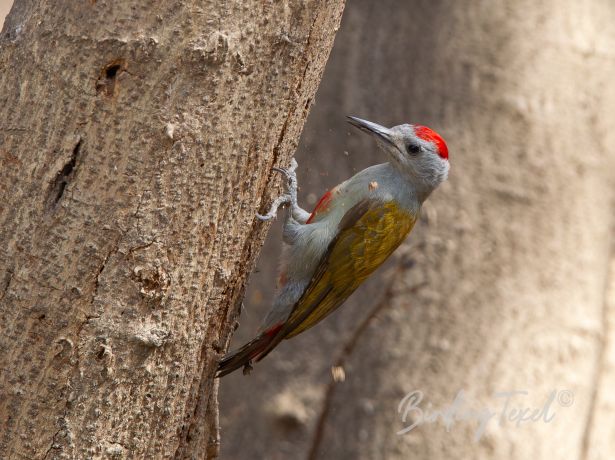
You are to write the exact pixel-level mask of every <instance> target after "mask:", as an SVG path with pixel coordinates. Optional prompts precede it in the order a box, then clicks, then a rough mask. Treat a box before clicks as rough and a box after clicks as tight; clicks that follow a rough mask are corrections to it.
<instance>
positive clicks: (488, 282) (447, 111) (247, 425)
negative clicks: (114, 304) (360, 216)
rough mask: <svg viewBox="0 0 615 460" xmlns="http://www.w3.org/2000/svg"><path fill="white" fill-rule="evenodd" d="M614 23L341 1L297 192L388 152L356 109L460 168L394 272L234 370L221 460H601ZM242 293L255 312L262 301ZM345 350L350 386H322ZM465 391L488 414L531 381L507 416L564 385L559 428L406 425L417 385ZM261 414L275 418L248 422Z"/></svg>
mask: <svg viewBox="0 0 615 460" xmlns="http://www.w3.org/2000/svg"><path fill="white" fill-rule="evenodd" d="M613 21H615V10H614V9H613V7H612V5H610V4H608V2H602V1H599V0H596V1H592V2H585V3H583V4H581V3H578V2H572V1H566V2H555V1H546V2H539V3H536V2H529V1H518V2H504V1H498V2H482V3H481V2H469V1H465V2H443V1H439V2H433V1H430V2H427V1H423V2H412V4H410V3H406V4H404V6H403V7H402V6H400V3H399V2H394V1H383V2H377V3H376V2H370V1H367V0H365V1H355V2H351V3H350V4H349V5H348V7H347V11H346V13H345V16H344V21H343V24H342V28H341V30H340V33H339V34H338V37H337V40H336V45H335V48H334V51H333V53H332V56H331V59H330V61H329V64H328V67H327V71H326V72H325V76H324V78H323V83H322V85H321V88H320V90H319V93H318V95H317V100H318V104H317V105H316V106H315V109H314V110H313V111H312V116H311V117H310V120H309V123H308V124H307V125H306V129H305V132H304V138H303V142H302V148H301V149H300V153H299V155H298V160H299V164H300V165H304V168H303V169H301V170H300V171H299V174H300V177H299V179H300V184H301V185H303V191H304V192H306V193H318V191H317V190H316V189H317V188H320V192H322V191H323V189H324V188H326V187H330V186H332V185H335V184H336V183H337V182H339V181H341V180H343V179H345V178H347V177H348V176H349V175H350V174H352V172H353V169H354V168H353V167H357V169H358V167H364V166H365V165H366V164H370V163H371V164H374V163H377V162H382V161H383V157H382V155H381V154H380V153H379V152H378V151H376V149H375V148H374V146H373V141H372V140H371V139H369V138H367V136H365V137H362V136H361V135H359V134H357V135H354V134H353V135H352V137H351V138H348V137H347V135H346V132H347V131H348V130H347V129H346V128H344V127H343V120H342V117H341V116H342V115H343V114H352V115H358V116H361V117H362V118H367V119H370V120H373V121H376V122H379V123H382V124H385V125H389V126H390V125H393V124H399V123H402V122H415V123H423V124H427V125H428V126H431V127H433V128H435V129H436V130H437V131H439V132H442V134H443V135H444V137H445V139H447V140H448V143H449V148H450V151H451V177H450V180H449V182H448V183H446V184H445V185H444V186H443V187H441V189H440V190H438V191H437V192H436V193H435V194H434V195H433V196H432V197H431V198H430V199H429V200H428V202H427V205H426V207H425V209H424V213H423V219H422V221H421V224H420V225H419V226H418V227H417V228H416V229H415V230H414V232H413V234H412V235H411V236H410V238H409V240H408V241H407V243H406V244H405V245H403V246H402V247H401V248H400V249H399V250H398V252H397V254H396V260H395V261H394V263H392V264H390V265H389V270H386V269H385V270H384V271H382V270H381V271H380V272H379V273H378V274H376V277H375V278H374V279H372V280H370V281H369V284H368V285H367V286H365V287H362V288H360V290H359V291H358V293H357V295H355V296H353V297H352V298H351V299H350V300H349V302H348V303H347V304H346V305H344V306H343V307H342V309H341V310H340V311H339V312H338V313H336V314H335V315H333V316H332V317H330V318H328V319H327V320H326V321H325V322H323V323H322V324H321V325H319V326H318V327H316V328H314V329H312V330H310V331H308V332H306V333H305V334H304V335H302V336H300V337H297V338H294V339H293V340H292V341H289V342H288V343H285V344H283V345H282V346H281V347H280V348H279V350H276V351H275V352H274V353H272V354H271V355H270V356H269V357H268V358H267V360H265V361H264V362H263V363H262V365H261V367H260V368H259V367H256V368H255V371H254V372H253V374H252V375H251V376H250V379H251V381H250V382H246V379H245V378H244V377H243V376H236V377H229V381H228V386H227V381H225V385H224V387H223V391H222V411H221V414H222V417H223V420H222V425H223V429H224V430H225V433H226V439H227V441H228V440H229V439H230V440H234V441H235V442H233V443H230V442H227V443H226V444H225V447H224V449H223V453H227V452H228V455H225V456H224V457H225V458H233V459H239V458H253V453H252V452H247V451H245V450H243V451H242V448H241V446H242V445H243V446H245V445H250V446H254V445H256V446H257V448H258V449H259V450H258V457H261V458H286V457H284V456H279V457H276V454H277V453H278V451H279V450H280V449H287V450H284V453H285V455H286V456H288V454H289V452H291V451H293V452H301V453H303V455H302V457H303V458H311V459H315V458H322V459H325V458H327V459H328V458H335V459H357V458H364V459H402V458H403V459H407V458H417V459H439V458H460V459H466V458H468V459H469V458H497V459H521V458H524V459H525V458H537V459H538V458H540V459H547V458H549V459H554V458H560V459H564V458H565V459H569V458H580V459H588V458H592V459H598V458H610V457H609V453H610V452H613V451H615V446H614V445H613V441H612V433H613V427H615V421H614V419H613V416H612V415H608V414H609V413H610V414H612V413H613V411H612V407H613V405H612V404H613V402H612V401H613V398H612V396H609V393H608V391H606V388H607V386H608V385H607V384H606V383H604V382H612V381H613V377H614V376H615V371H614V366H613V363H614V362H615V354H613V352H614V351H615V350H614V348H613V346H612V345H611V347H610V349H606V348H605V343H608V341H607V337H610V338H611V339H610V340H611V343H612V341H613V339H612V337H613V327H614V326H613V321H612V319H611V322H610V323H609V322H608V321H607V320H606V316H607V315H606V313H605V308H606V300H605V285H606V280H607V279H608V276H609V275H608V270H607V267H608V260H609V252H610V240H611V225H612V223H613V215H614V213H613V210H614V209H613V196H614V188H613V179H614V174H613V172H614V170H615V155H614V154H613V147H612V146H613V145H614V143H615V134H614V132H613V130H612V125H613V124H614V123H615V110H614V109H615V91H614V87H613V85H612V84H611V75H612V74H613V72H614V71H615V60H614V59H613V57H614V55H613V51H612V50H613V49H614V47H615V36H613V34H612V32H611V29H610V28H609V26H608V24H612V23H613ZM329 131H332V132H329ZM344 150H346V151H347V153H349V155H348V156H345V155H342V152H343V151H344ZM308 155H309V158H310V167H311V170H308V169H306V168H305V165H306V160H305V158H307V157H308ZM367 158H369V161H368V160H367ZM318 176H321V177H318ZM322 176H325V177H324V179H323V177H322ZM314 177H316V179H314V184H315V185H318V186H319V187H314V188H313V187H312V185H311V184H309V180H310V179H311V178H314ZM273 244H274V245H279V242H277V243H276V242H274V243H273ZM265 254H266V252H263V257H264V255H265ZM264 266H265V267H264V268H266V264H264ZM610 276H611V277H613V274H611V275H610ZM271 280H272V275H271V274H270V273H267V271H266V270H265V269H263V272H262V273H260V274H259V278H258V279H256V280H255V284H257V283H262V284H261V286H260V290H261V291H262V292H264V296H263V297H264V298H268V292H266V291H267V289H268V288H267V287H266V285H267V284H273V283H272V281H271ZM422 283H427V284H426V285H425V286H422ZM249 294H250V296H249V298H248V300H247V304H248V305H249V303H250V300H252V299H260V297H261V295H260V293H259V291H258V288H257V287H256V286H254V287H253V288H252V290H251V291H249ZM256 294H258V295H256ZM267 307H268V305H266V303H265V304H264V305H263V306H262V310H266V309H267ZM259 316H260V312H254V313H252V315H251V317H250V318H249V319H250V322H257V321H258V317H259ZM611 316H612V314H611ZM253 318H255V320H253ZM609 325H610V326H609ZM608 327H610V328H611V329H610V330H608V329H607V328H608ZM242 329H243V327H242ZM251 329H252V327H247V328H246V332H245V336H244V338H245V337H246V336H247V335H250V334H251V333H252V332H253V331H252V330H251ZM239 332H240V333H242V330H241V329H240V331H239ZM608 350H610V351H608ZM335 363H339V364H342V365H343V367H344V370H345V375H346V381H345V382H343V383H330V380H331V377H330V375H329V369H330V366H331V365H333V364H335ZM609 363H610V364H609ZM606 373H610V374H609V375H610V380H606V379H605V375H606ZM272 382H275V383H272ZM246 385H249V386H250V388H251V389H252V392H251V397H250V398H243V399H242V398H241V396H240V394H239V391H240V389H242V388H243V389H244V391H245V387H246ZM460 389H463V390H464V391H465V394H466V399H467V400H468V406H469V407H472V408H476V409H480V408H483V407H487V408H490V409H492V410H494V411H497V410H499V409H501V408H502V399H501V398H500V399H498V398H496V397H494V396H493V393H494V392H506V391H514V390H527V391H528V392H529V394H528V395H527V396H526V397H516V398H514V399H512V402H511V405H512V406H514V407H541V406H542V405H543V404H544V403H545V401H546V400H547V398H548V396H549V393H550V392H551V391H552V390H556V391H559V392H561V391H562V390H570V391H571V392H572V393H571V394H569V393H565V392H564V393H558V394H557V395H558V396H559V398H560V399H558V400H556V401H554V403H553V405H552V409H553V411H554V412H555V413H556V417H555V419H554V420H553V422H551V423H544V422H542V423H540V422H533V423H524V424H522V425H521V426H520V427H519V428H517V427H515V423H514V421H513V422H508V423H506V424H505V425H504V426H500V425H499V421H498V420H497V419H496V420H494V421H491V422H490V423H488V424H487V430H486V432H485V434H484V435H483V436H482V438H481V440H480V442H478V443H475V442H473V439H474V435H475V432H476V429H477V428H478V423H477V422H473V421H458V422H457V423H455V425H454V426H452V427H451V432H447V431H446V428H445V426H444V423H442V422H438V423H434V424H425V425H423V426H421V427H417V428H415V429H414V430H413V431H411V432H410V433H408V434H406V435H404V436H399V435H397V434H396V433H397V431H399V430H401V429H402V428H404V427H405V426H408V425H409V424H411V423H412V420H411V419H410V418H409V419H408V420H407V421H406V422H405V423H404V422H402V420H401V415H400V414H399V413H398V404H399V403H400V401H401V400H402V398H403V397H404V396H405V395H406V394H408V393H409V392H411V391H413V390H420V391H422V392H423V393H424V395H425V400H424V401H423V403H422V405H421V407H422V408H423V409H427V408H428V407H429V403H432V404H433V406H432V409H437V408H442V407H445V406H446V405H450V404H451V402H452V401H453V399H454V398H455V396H456V394H457V392H458V390H460ZM598 389H601V391H599V390H598ZM571 395H573V396H572V397H573V401H572V402H573V404H572V406H571V407H565V404H567V401H566V399H565V397H566V396H571ZM569 401H570V400H569ZM609 407H610V408H611V409H610V410H609ZM231 411H233V412H231ZM263 413H264V414H266V416H267V418H266V420H267V421H268V423H266V424H262V423H254V420H256V419H257V417H261V416H262V415H261V414H263ZM592 419H593V421H591V420H592ZM609 433H610V434H611V436H610V439H609ZM280 446H281V447H280ZM242 454H243V455H242Z"/></svg>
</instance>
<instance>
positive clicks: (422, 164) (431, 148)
mask: <svg viewBox="0 0 615 460" xmlns="http://www.w3.org/2000/svg"><path fill="white" fill-rule="evenodd" d="M348 122H349V123H350V124H351V125H353V126H356V127H357V128H359V129H361V130H362V131H365V132H367V133H369V134H371V135H372V136H374V137H375V138H376V140H377V142H378V145H379V146H380V148H382V149H383V150H384V151H385V152H387V154H388V155H389V157H390V158H391V163H392V164H393V165H394V166H395V167H396V168H397V169H399V170H400V171H402V172H404V173H406V174H408V175H409V176H410V179H411V180H412V182H413V183H414V184H415V186H417V187H419V188H425V191H426V192H427V194H429V192H431V191H432V190H433V189H435V188H436V187H437V186H438V185H439V184H440V183H441V182H443V181H444V180H446V178H447V176H448V170H449V164H448V147H447V146H446V142H444V139H442V137H441V136H440V135H439V134H438V133H436V132H435V131H434V130H432V129H430V128H428V127H427V126H421V125H409V124H404V125H398V126H393V127H392V128H385V127H384V126H380V125H378V124H376V123H372V122H371V121H367V120H362V119H360V118H357V117H348Z"/></svg>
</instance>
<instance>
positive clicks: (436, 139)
mask: <svg viewBox="0 0 615 460" xmlns="http://www.w3.org/2000/svg"><path fill="white" fill-rule="evenodd" d="M414 133H415V134H416V136H417V137H419V138H421V139H423V140H424V141H427V142H433V143H434V144H436V147H437V148H438V154H439V155H440V157H441V158H444V159H445V160H448V147H447V146H446V142H444V139H442V136H440V135H439V134H438V133H437V132H435V131H434V130H433V129H431V128H428V127H427V126H421V125H414Z"/></svg>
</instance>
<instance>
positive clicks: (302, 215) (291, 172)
mask: <svg viewBox="0 0 615 460" xmlns="http://www.w3.org/2000/svg"><path fill="white" fill-rule="evenodd" d="M297 166H298V164H297V161H296V160H295V159H294V158H293V159H292V160H291V162H290V167H289V168H273V170H274V171H277V172H279V173H282V174H284V175H285V176H286V179H287V183H286V190H287V192H286V193H285V194H284V195H281V196H279V197H278V198H276V199H275V200H274V202H273V203H272V205H271V208H270V210H269V212H268V213H267V214H265V215H264V216H262V215H260V214H257V215H256V217H257V218H259V219H260V220H271V219H273V218H274V217H275V216H276V215H277V212H278V208H279V207H280V206H281V205H283V204H286V203H290V207H291V208H290V209H291V213H292V216H293V218H294V219H295V220H296V221H297V222H298V223H300V224H305V223H306V222H307V220H308V219H309V218H310V213H309V212H307V211H306V210H305V209H302V208H301V207H300V206H299V203H298V202H297V188H298V186H297V173H296V172H295V170H296V169H297Z"/></svg>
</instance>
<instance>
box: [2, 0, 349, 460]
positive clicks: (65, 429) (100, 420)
mask: <svg viewBox="0 0 615 460" xmlns="http://www.w3.org/2000/svg"><path fill="white" fill-rule="evenodd" d="M342 9H343V1H342V0H336V1H333V0H327V1H316V0H311V1H307V2H305V1H287V2H261V1H206V2H202V1H199V2H197V1H183V2H163V1H154V0H152V1H147V2H145V3H144V2H134V1H127V2H104V1H98V2H77V3H76V2H68V1H54V2H44V1H34V0H24V1H18V2H17V3H16V4H15V6H14V7H13V9H12V11H11V13H10V15H9V16H8V18H7V20H6V22H5V25H4V28H3V31H2V37H1V39H0V68H1V69H2V72H0V164H1V175H0V191H1V196H0V198H1V199H0V302H1V303H0V322H1V326H0V327H1V332H0V349H1V350H2V352H1V353H0V457H1V458H80V459H81V458H91V457H96V458H109V457H114V458H121V457H124V458H173V457H175V458H206V457H213V456H215V455H216V453H217V449H218V443H219V441H218V431H217V430H218V428H217V402H216V401H217V383H215V382H214V380H213V378H212V377H213V373H214V370H215V365H216V361H217V359H218V357H219V356H220V354H221V353H222V352H223V350H224V349H225V346H226V342H227V338H228V336H229V334H230V331H231V330H232V326H233V323H234V318H235V315H236V314H237V308H236V307H235V305H236V304H237V303H238V302H237V301H238V300H239V299H241V292H242V286H243V284H244V281H245V276H246V273H248V272H249V271H250V268H251V266H252V262H253V259H254V256H255V254H256V253H257V252H258V250H259V249H260V246H261V243H262V239H263V235H264V232H265V230H266V228H267V226H264V225H262V224H260V223H258V222H257V221H256V220H255V218H254V213H255V212H256V211H257V210H258V209H259V206H261V205H263V204H264V203H267V202H268V201H269V198H270V196H271V194H272V191H271V190H269V189H268V187H267V184H268V182H269V180H268V177H269V176H268V172H269V171H270V168H271V166H272V165H274V164H286V163H287V162H288V160H289V158H290V156H291V154H292V152H293V150H294V148H295V146H296V141H297V139H298V136H299V133H300V130H301V128H302V125H303V122H304V120H305V118H306V116H307V113H308V110H309V107H310V104H311V100H312V97H313V95H314V92H315V90H316V87H317V85H318V82H319V80H320V77H321V73H322V69H323V67H324V63H325V61H326V59H327V57H328V54H329V51H330V48H331V46H332V41H333V37H334V34H335V31H336V30H337V27H338V24H339V20H340V17H341V12H342ZM274 192H275V191H274Z"/></svg>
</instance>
